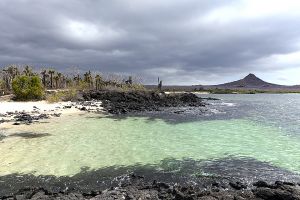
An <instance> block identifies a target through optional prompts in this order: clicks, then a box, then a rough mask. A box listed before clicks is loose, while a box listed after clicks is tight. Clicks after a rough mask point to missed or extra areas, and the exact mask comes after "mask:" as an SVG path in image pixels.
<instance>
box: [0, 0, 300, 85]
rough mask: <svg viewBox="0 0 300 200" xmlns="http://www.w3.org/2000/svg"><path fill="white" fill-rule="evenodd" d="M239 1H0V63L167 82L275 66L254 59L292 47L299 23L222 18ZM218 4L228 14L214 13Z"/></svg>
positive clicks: (283, 17) (280, 17) (269, 17)
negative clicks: (217, 15) (113, 73)
mask: <svg viewBox="0 0 300 200" xmlns="http://www.w3.org/2000/svg"><path fill="white" fill-rule="evenodd" d="M241 2H244V1H237V0H231V1H217V0H214V1H212V0H203V1H199V0H187V1H179V0H164V1H150V0H128V1H123V0H110V1H106V0H105V1H104V0H99V1H96V0H86V1H81V0H64V1H61V0H51V1H40V0H1V1H0V24H1V26H0V43H1V46H0V62H1V64H2V65H7V64H13V63H20V64H33V65H36V66H55V67H57V68H60V69H66V68H68V67H71V66H77V67H79V68H80V69H82V70H85V69H92V70H95V71H102V72H106V73H108V72H119V73H125V74H136V75H141V76H143V77H144V79H145V80H146V82H151V81H152V82H154V80H156V79H155V77H157V76H161V77H163V78H164V79H165V80H166V81H167V83H175V82H177V83H192V82H193V83H198V81H197V80H198V79H200V80H203V81H204V82H208V83H209V82H216V80H212V78H218V77H220V76H221V75H222V74H229V73H231V74H232V73H237V74H239V73H248V72H251V71H265V70H280V69H281V67H280V66H277V65H274V66H273V65H272V63H269V65H263V66H262V65H259V61H260V60H263V59H265V58H268V57H269V56H272V55H277V54H288V53H292V52H295V51H298V48H299V46H297V45H298V44H299V43H298V42H299V35H300V29H299V28H298V27H300V21H299V20H298V18H297V17H295V16H293V15H283V14H282V13H281V14H278V15H262V16H256V17H244V16H243V15H242V17H241V18H240V16H239V15H237V16H233V17H232V18H229V19H225V20H223V19H222V17H225V18H226V17H227V16H228V15H229V16H230V15H231V14H232V13H233V14H235V13H236V10H233V11H231V10H230V8H236V7H238V6H240V4H241ZM222 8H229V10H230V12H229V14H228V13H227V14H226V13H225V14H224V15H220V16H219V18H218V17H217V18H215V16H214V15H213V14H214V11H217V13H218V9H222ZM221 12H222V10H221V11H220V13H221ZM215 13H216V12H215ZM221 14H222V13H221ZM271 65H272V66H271ZM283 67H288V66H283Z"/></svg>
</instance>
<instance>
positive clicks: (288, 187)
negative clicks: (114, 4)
mask: <svg viewBox="0 0 300 200" xmlns="http://www.w3.org/2000/svg"><path fill="white" fill-rule="evenodd" d="M132 176H133V177H132V182H131V183H130V184H126V185H121V186H119V187H114V188H110V189H106V190H102V191H90V192H78V191H68V192H66V191H56V192H53V191H49V190H46V189H44V188H24V189H21V190H19V191H18V192H17V193H15V194H14V195H12V196H2V197H0V198H1V199H7V200H8V199H9V200H10V199H11V200H13V199H61V200H62V199H68V200H73V199H182V200H194V199H203V200H205V199H206V200H221V199H222V200H223V199H228V200H245V199H251V200H298V199H300V189H299V186H296V185H295V184H293V183H285V182H279V181H278V182H276V183H275V184H268V183H266V182H263V181H259V182H257V183H254V184H253V186H252V189H247V188H246V186H245V185H244V184H242V185H244V186H245V187H238V188H236V185H241V183H234V185H235V186H234V187H231V188H230V187H229V186H228V187H224V186H221V185H220V184H218V183H213V184H212V185H211V186H208V188H209V189H200V188H199V187H197V186H194V185H192V184H190V185H178V184H166V183H162V182H156V181H154V182H153V183H150V184H149V183H145V182H144V180H143V177H139V176H135V175H132Z"/></svg>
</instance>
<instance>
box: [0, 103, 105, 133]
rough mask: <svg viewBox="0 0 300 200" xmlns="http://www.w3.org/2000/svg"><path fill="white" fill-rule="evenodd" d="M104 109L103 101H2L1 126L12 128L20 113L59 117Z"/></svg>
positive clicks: (0, 106)
mask: <svg viewBox="0 0 300 200" xmlns="http://www.w3.org/2000/svg"><path fill="white" fill-rule="evenodd" d="M99 110H102V107H101V102H92V103H91V102H81V103H79V102H57V103H48V102H47V101H30V102H15V101H0V121H2V122H3V123H0V128H12V127H13V126H14V125H13V124H14V123H15V117H16V116H17V115H19V114H20V113H26V114H29V115H31V116H39V115H43V114H45V115H47V116H49V117H50V119H51V118H52V117H51V116H55V117H59V116H61V115H62V116H64V115H72V114H80V113H83V112H86V111H91V112H93V111H99Z"/></svg>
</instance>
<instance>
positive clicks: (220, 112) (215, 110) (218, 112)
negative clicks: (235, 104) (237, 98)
mask: <svg viewBox="0 0 300 200" xmlns="http://www.w3.org/2000/svg"><path fill="white" fill-rule="evenodd" d="M210 112H211V113H213V114H225V113H226V112H222V111H219V110H217V109H210Z"/></svg>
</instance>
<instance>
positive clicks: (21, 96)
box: [12, 76, 44, 100]
mask: <svg viewBox="0 0 300 200" xmlns="http://www.w3.org/2000/svg"><path fill="white" fill-rule="evenodd" d="M12 88H13V92H14V95H15V98H16V99H17V100H40V99H42V98H43V96H44V88H43V85H42V82H41V80H40V78H39V77H38V76H19V77H17V78H15V79H14V81H13V83H12Z"/></svg>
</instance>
